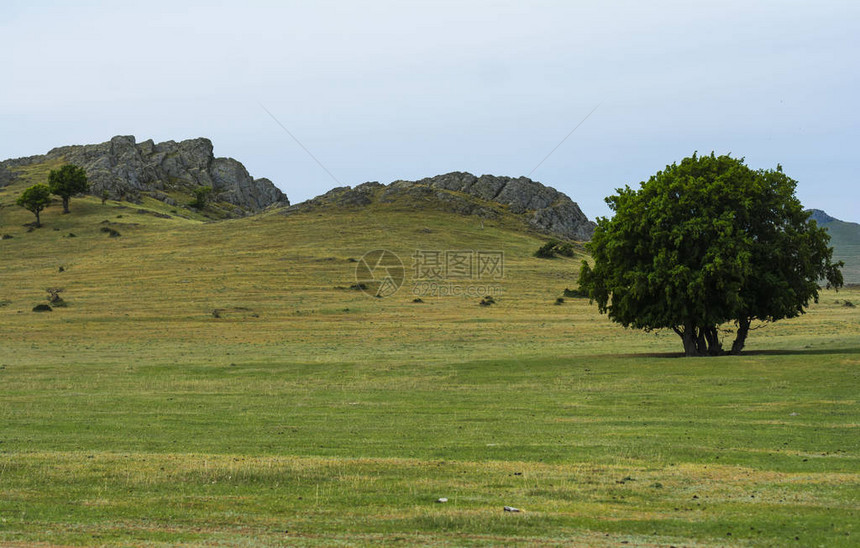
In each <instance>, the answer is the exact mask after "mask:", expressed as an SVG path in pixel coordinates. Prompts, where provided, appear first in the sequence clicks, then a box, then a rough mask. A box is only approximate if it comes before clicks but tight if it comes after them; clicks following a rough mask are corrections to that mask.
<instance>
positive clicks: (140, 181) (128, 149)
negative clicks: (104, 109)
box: [7, 135, 289, 211]
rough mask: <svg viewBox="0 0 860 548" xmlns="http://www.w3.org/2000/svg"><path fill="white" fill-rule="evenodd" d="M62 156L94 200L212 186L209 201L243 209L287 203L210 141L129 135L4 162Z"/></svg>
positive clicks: (22, 162)
mask: <svg viewBox="0 0 860 548" xmlns="http://www.w3.org/2000/svg"><path fill="white" fill-rule="evenodd" d="M59 158H62V159H63V160H64V161H65V162H68V163H70V164H75V165H78V166H81V167H83V168H84V169H85V170H86V172H87V177H88V179H89V181H90V192H91V193H93V194H94V195H97V196H100V195H101V194H102V192H103V191H105V190H107V191H108V193H109V195H110V196H111V198H113V199H122V198H125V199H128V200H132V201H134V200H137V199H139V198H140V196H141V195H142V194H143V193H148V194H149V195H151V196H164V197H165V198H166V197H167V195H166V194H165V193H164V191H171V190H181V191H186V192H188V191H191V190H193V189H194V188H195V187H202V186H209V187H212V190H213V195H212V198H211V199H212V200H214V201H220V202H227V203H230V204H233V205H235V206H238V207H240V208H242V209H245V210H248V211H259V210H261V209H264V208H266V207H268V206H270V205H289V201H288V200H287V197H286V195H284V193H283V192H281V191H280V190H279V189H278V188H277V187H276V186H275V185H274V184H272V182H271V181H270V180H269V179H265V178H261V179H254V178H253V177H251V176H250V175H249V174H248V170H246V169H245V166H243V165H242V164H241V163H240V162H239V161H237V160H234V159H233V158H216V157H215V155H214V154H213V149H212V141H210V140H209V139H204V138H199V139H189V140H186V141H180V142H178V143H177V142H175V141H165V142H163V143H154V142H153V141H152V140H151V139H150V140H147V141H143V142H142V143H137V142H135V138H134V137H133V136H131V135H127V136H117V137H114V138H113V139H111V140H110V141H108V142H105V143H101V144H97V145H74V146H65V147H59V148H55V149H53V150H51V151H50V152H48V154H46V155H44V156H31V157H29V158H19V159H17V160H10V161H7V163H8V165H10V166H14V165H28V164H33V163H40V162H45V161H50V160H55V159H59Z"/></svg>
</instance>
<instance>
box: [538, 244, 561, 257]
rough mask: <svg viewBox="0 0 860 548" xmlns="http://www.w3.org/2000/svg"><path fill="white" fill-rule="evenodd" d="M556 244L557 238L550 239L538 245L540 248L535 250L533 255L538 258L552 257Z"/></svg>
mask: <svg viewBox="0 0 860 548" xmlns="http://www.w3.org/2000/svg"><path fill="white" fill-rule="evenodd" d="M556 245H558V240H550V241H548V242H547V243H545V244H543V245H542V246H540V248H539V249H538V250H537V251H535V257H537V258H539V259H552V258H553V257H555V246H556Z"/></svg>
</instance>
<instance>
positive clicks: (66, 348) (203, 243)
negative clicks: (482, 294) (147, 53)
mask: <svg viewBox="0 0 860 548" xmlns="http://www.w3.org/2000/svg"><path fill="white" fill-rule="evenodd" d="M40 169H41V168H31V169H30V171H29V173H28V174H27V176H28V177H29V179H28V180H25V181H23V182H19V183H16V184H15V185H13V186H11V187H8V188H6V189H0V234H9V235H11V236H12V238H11V239H6V240H0V333H2V339H0V395H2V397H0V543H6V544H12V545H20V544H24V545H28V544H47V545H92V544H106V545H134V546H139V545H173V544H179V543H187V544H206V545H246V546H254V545H289V546H295V545H308V546H331V545H347V546H352V545H366V544H391V545H412V544H421V545H451V546H462V545H466V546H483V545H506V546H510V545H588V546H602V545H607V546H608V545H613V546H617V545H619V544H620V543H627V544H628V545H646V546H669V545H687V546H690V545H699V546H725V545H749V546H786V545H788V546H852V545H857V544H858V542H860V540H858V536H860V528H858V526H857V523H858V521H860V520H859V519H858V510H860V501H858V495H857V493H858V492H860V436H858V434H859V433H860V432H858V425H860V406H858V401H857V397H858V394H860V312H858V311H860V309H858V308H856V307H850V306H846V304H845V302H846V301H851V302H853V303H856V304H860V290H857V289H850V290H844V291H840V292H839V293H835V292H825V293H823V295H822V298H821V301H820V303H819V304H816V305H813V306H811V307H810V310H809V313H808V314H806V315H805V316H803V317H801V318H798V319H795V320H789V321H784V322H779V323H777V324H774V325H768V326H763V327H762V328H761V329H759V330H756V331H754V332H753V333H752V335H751V338H750V341H749V345H748V349H749V352H748V353H747V354H746V355H744V356H741V357H721V358H701V359H684V358H679V357H678V355H679V352H678V351H679V350H680V341H679V340H678V338H677V336H675V335H674V334H669V333H663V332H658V333H651V334H646V333H641V332H634V331H629V330H624V329H622V328H620V327H617V326H614V325H612V324H610V323H609V322H608V320H606V318H605V317H602V316H600V315H598V314H597V313H596V311H595V309H594V307H593V306H589V305H588V303H587V301H583V300H580V299H567V300H566V302H565V303H564V304H562V305H560V306H556V305H555V304H554V302H555V299H556V298H557V297H559V296H560V295H561V294H562V291H563V289H564V288H565V287H574V286H575V279H576V272H577V271H578V268H579V260H580V259H578V258H577V259H554V260H545V259H537V258H534V257H533V256H532V254H533V252H534V251H535V250H536V249H537V248H538V247H539V246H540V245H541V243H542V238H541V237H539V236H537V235H534V234H530V233H527V232H524V231H522V230H521V229H520V228H519V227H518V225H517V224H516V222H515V221H513V220H511V219H502V220H499V221H485V222H484V223H483V225H482V224H481V223H480V221H479V220H477V219H474V218H468V217H461V216H457V215H449V214H444V213H440V212H438V211H432V210H426V209H414V208H410V207H409V206H408V205H407V204H388V205H386V206H384V207H383V206H379V207H372V208H369V209H364V210H343V211H341V212H339V214H338V215H336V216H335V215H331V214H318V213H312V214H298V215H292V216H286V217H285V216H283V215H280V214H278V213H269V214H266V215H262V216H258V217H252V218H246V219H239V220H231V221H223V222H218V223H203V222H201V218H202V217H201V216H199V215H198V216H194V215H187V216H188V217H189V218H183V217H180V216H178V214H184V211H185V210H182V209H180V210H179V211H178V214H174V213H172V211H171V208H167V207H166V206H164V204H161V203H158V202H151V203H150V202H147V203H144V204H142V205H141V206H137V205H130V204H118V203H115V202H109V203H108V204H107V205H104V206H102V205H101V204H100V203H99V201H98V200H94V199H89V198H87V199H73V200H72V204H71V206H72V214H70V215H61V214H60V212H59V208H57V207H54V208H52V209H50V210H48V211H46V212H45V213H44V214H43V222H44V223H45V227H44V228H42V229H38V230H35V231H33V232H27V228H26V227H24V226H23V225H24V224H25V223H27V222H30V221H31V220H32V215H30V214H29V213H28V212H26V211H24V210H22V209H20V208H16V207H14V206H11V205H10V204H11V203H12V202H14V197H15V196H16V194H17V193H18V192H20V190H21V188H23V186H24V185H25V184H28V183H29V182H31V181H33V180H36V179H38V177H41V176H43V174H42V173H41V171H40ZM42 171H43V169H42ZM153 212H156V213H160V214H169V215H171V218H161V217H156V216H154V215H153V214H152V213H153ZM104 221H107V223H106V224H105V223H104ZM103 226H110V227H112V228H114V229H115V230H118V231H119V232H120V233H121V236H120V237H117V238H110V237H108V236H107V234H105V233H103V232H101V228H102V227H103ZM70 233H72V234H75V237H69V234H70ZM373 249H389V250H391V251H393V252H394V253H396V254H397V255H399V256H400V257H401V258H402V259H403V262H404V264H405V267H406V272H407V276H406V283H405V284H404V286H403V287H402V288H401V289H400V291H398V292H397V293H396V294H395V295H393V296H391V297H387V298H382V299H378V298H372V297H369V296H367V295H365V294H364V293H362V292H361V291H356V290H351V289H348V287H349V286H350V285H351V284H353V283H355V274H354V271H355V266H356V263H354V262H351V260H355V259H358V258H360V257H361V256H362V255H363V254H364V253H365V252H367V251H370V250H373ZM416 250H484V251H502V252H504V254H505V264H504V266H505V270H504V276H503V278H502V279H501V280H499V281H498V282H493V283H492V284H491V285H494V287H495V285H496V284H497V285H498V288H497V289H499V294H498V296H497V297H496V301H497V304H495V305H493V306H487V307H483V306H479V305H478V301H479V300H480V299H479V297H478V296H474V295H471V296H437V297H433V296H427V295H424V296H422V300H423V301H424V302H422V303H415V302H413V299H414V298H415V295H414V294H413V289H414V288H415V286H414V280H413V279H412V269H411V266H412V259H411V257H412V255H413V254H414V253H415V251H416ZM61 266H62V267H63V272H60V271H59V269H60V267H61ZM460 283H461V284H462V285H470V284H472V285H486V284H484V283H483V282H480V283H479V281H474V280H471V281H470V280H465V281H461V282H460ZM49 287H62V288H64V289H65V291H64V292H63V293H62V295H63V297H64V298H65V300H66V302H67V306H66V307H62V308H57V309H55V310H54V311H53V312H49V313H34V312H32V311H31V309H32V308H33V306H35V305H36V304H39V303H44V302H47V301H46V300H45V298H46V296H47V293H46V291H45V289H46V288H49ZM216 310H217V311H218V312H217V313H215V311H216ZM440 497H445V498H447V499H448V502H447V503H437V502H436V500H437V499H439V498H440ZM504 506H514V507H517V508H520V509H522V510H523V511H522V512H519V513H510V512H504V511H503V507H504Z"/></svg>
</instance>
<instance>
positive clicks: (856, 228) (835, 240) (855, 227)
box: [809, 209, 860, 284]
mask: <svg viewBox="0 0 860 548" xmlns="http://www.w3.org/2000/svg"><path fill="white" fill-rule="evenodd" d="M809 211H810V213H811V215H810V216H809V218H810V219H811V220H814V221H815V222H816V223H818V224H819V225H821V226H823V227H824V228H826V229H827V232H828V233H829V234H830V245H831V246H833V257H834V259H836V260H838V261H843V262H844V263H845V266H844V267H843V269H842V276H843V277H844V278H845V283H851V284H857V283H860V224H858V223H852V222H848V221H841V220H839V219H837V218H835V217H831V216H830V215H828V214H827V213H825V212H824V211H822V210H820V209H810V210H809Z"/></svg>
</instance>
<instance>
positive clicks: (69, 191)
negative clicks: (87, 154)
mask: <svg viewBox="0 0 860 548" xmlns="http://www.w3.org/2000/svg"><path fill="white" fill-rule="evenodd" d="M48 185H49V186H50V188H51V193H52V194H56V195H57V196H59V197H60V198H62V199H63V213H68V212H69V199H70V198H71V197H72V196H74V195H75V194H83V193H84V192H86V191H87V190H89V188H90V185H89V183H88V182H87V172H86V171H84V169H83V168H81V167H78V166H75V165H72V164H66V165H64V166H63V167H61V168H60V169H55V170H51V172H50V173H49V174H48Z"/></svg>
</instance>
